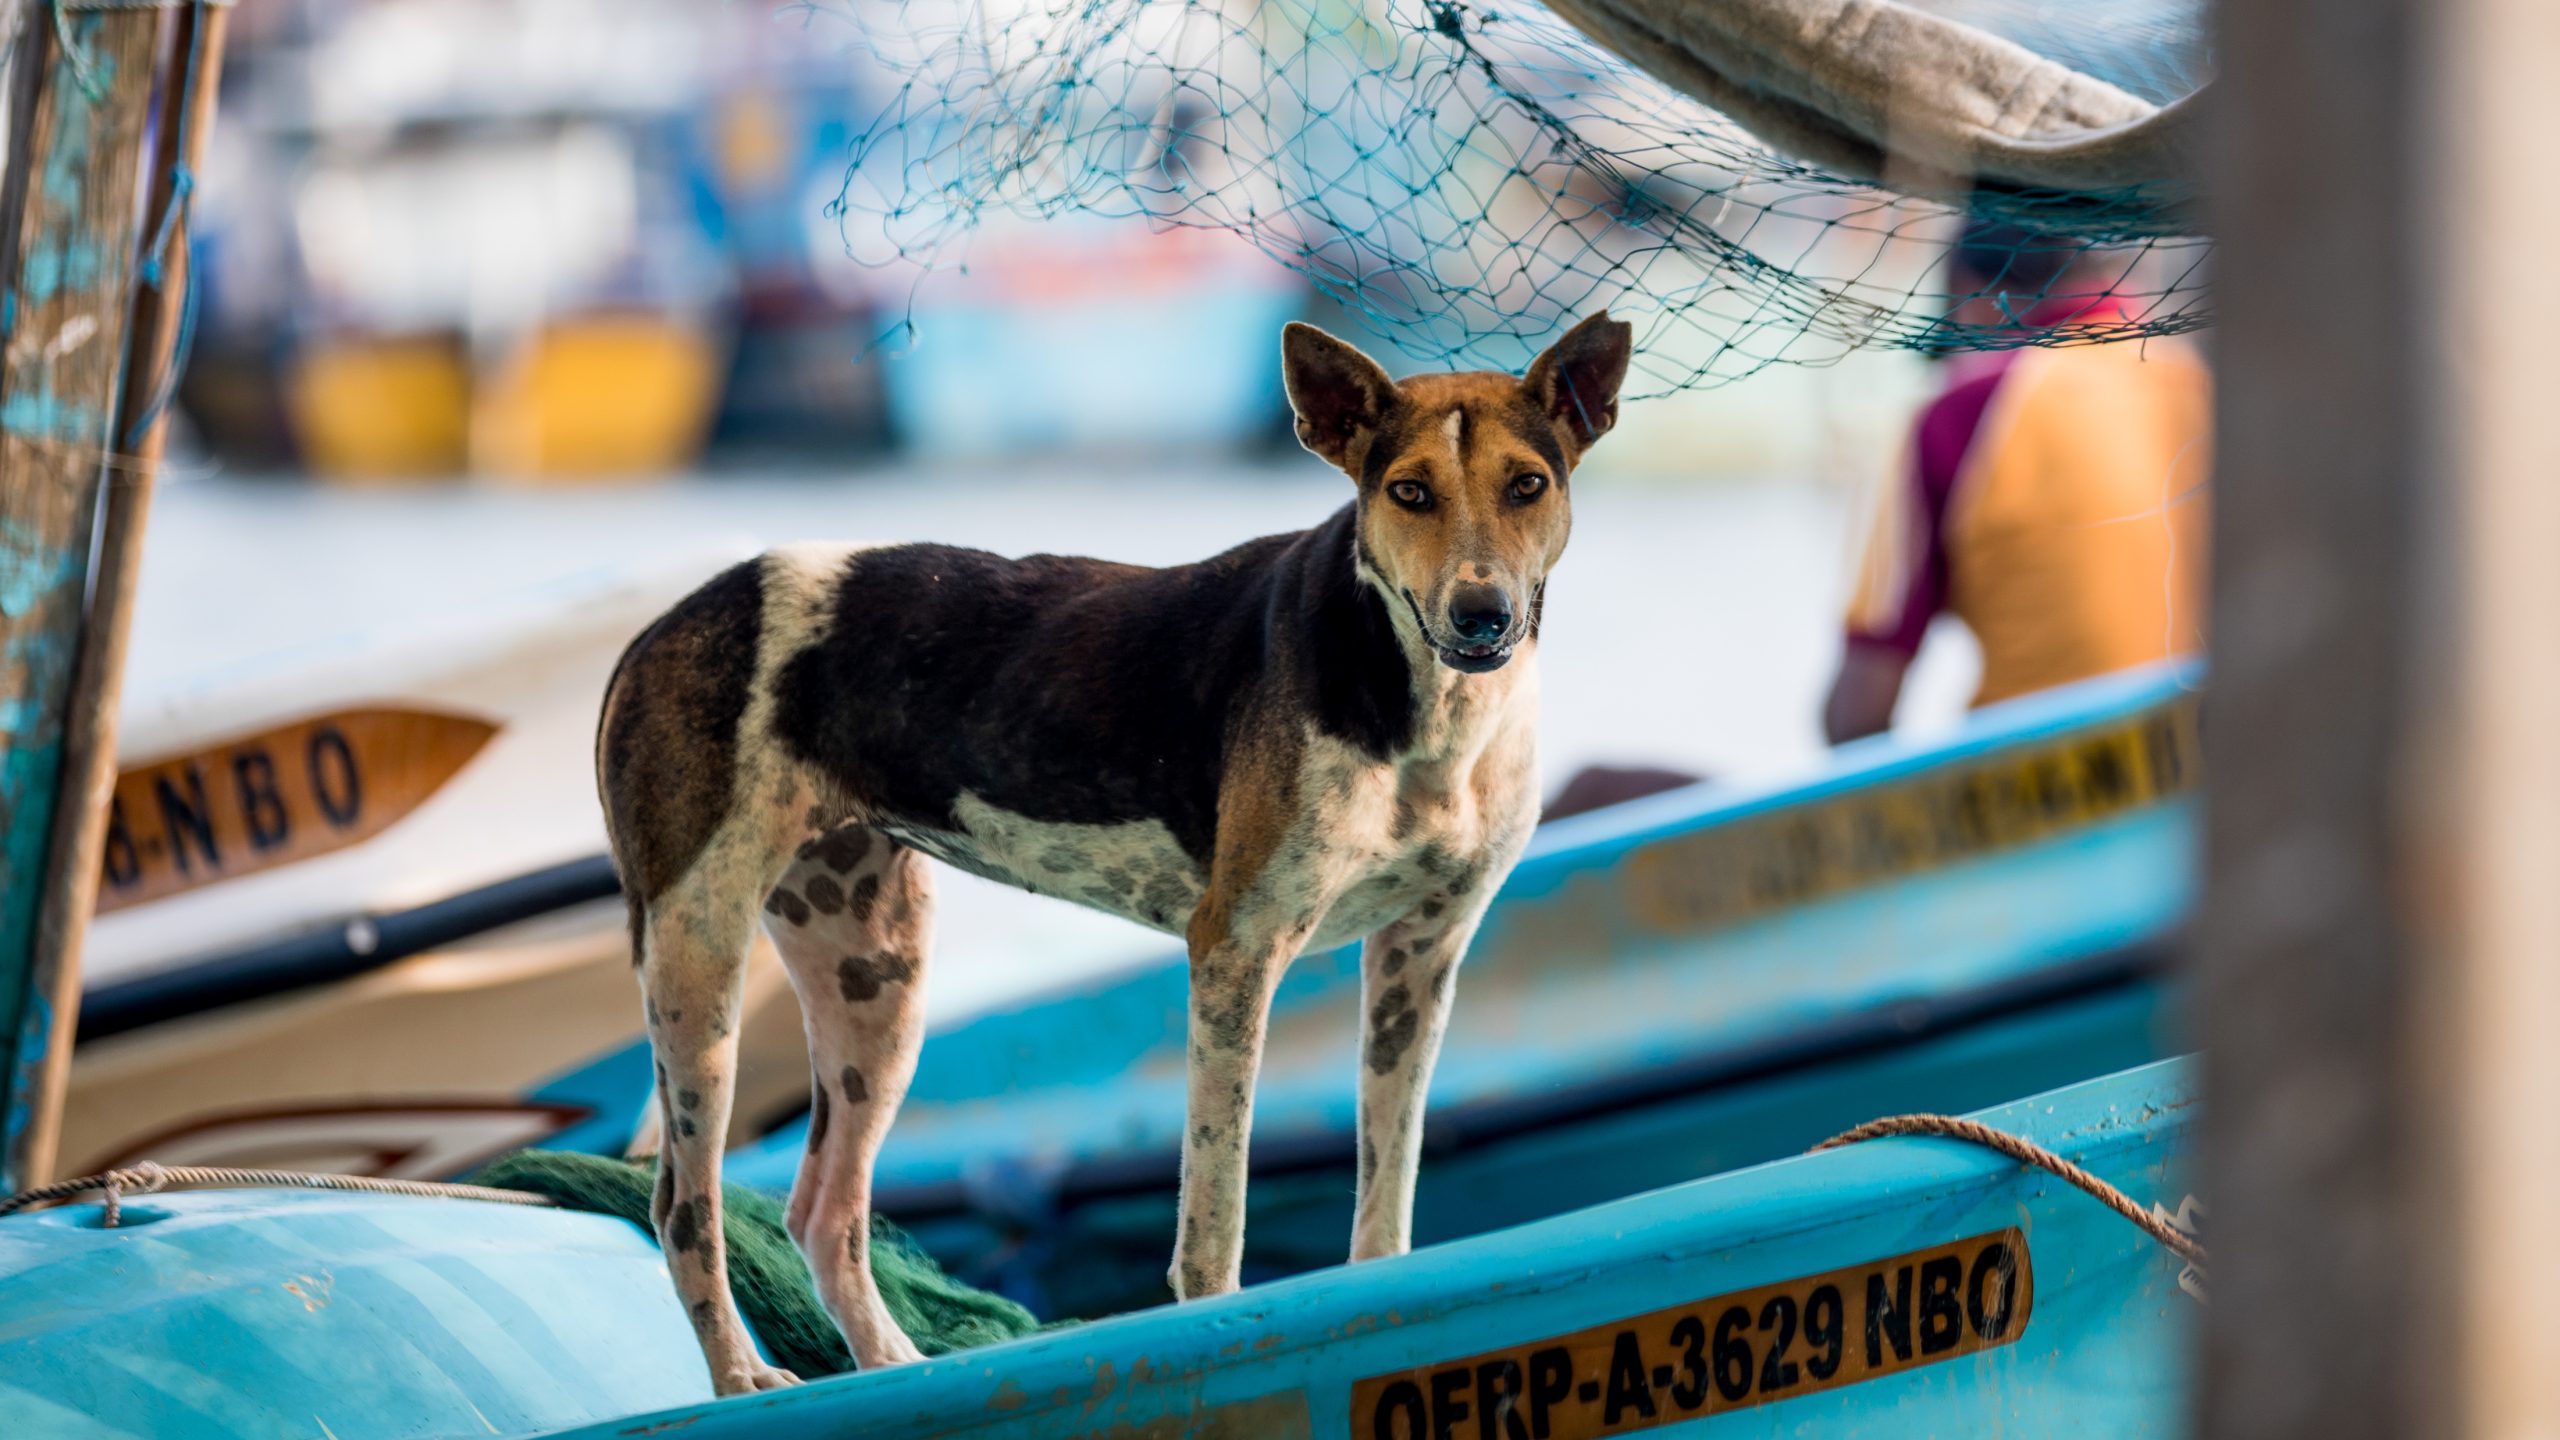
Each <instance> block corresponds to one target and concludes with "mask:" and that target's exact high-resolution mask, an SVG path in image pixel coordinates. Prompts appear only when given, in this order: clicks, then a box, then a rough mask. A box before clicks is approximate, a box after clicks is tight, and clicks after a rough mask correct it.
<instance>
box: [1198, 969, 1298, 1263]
mask: <svg viewBox="0 0 2560 1440" xmlns="http://www.w3.org/2000/svg"><path fill="white" fill-rule="evenodd" d="M1302 938H1303V932H1296V933H1286V934H1265V935H1260V936H1256V937H1253V938H1250V939H1241V938H1239V939H1227V940H1221V941H1217V942H1215V943H1212V944H1210V945H1207V946H1206V947H1202V946H1199V945H1197V944H1195V945H1194V947H1193V951H1192V957H1191V1025H1190V1063H1189V1073H1190V1104H1189V1109H1188V1110H1187V1111H1186V1112H1185V1118H1184V1124H1183V1135H1182V1227H1181V1230H1180V1233H1179V1234H1178V1235H1177V1237H1176V1238H1175V1241H1174V1249H1173V1273H1172V1280H1173V1293H1174V1295H1175V1297H1176V1298H1178V1299H1183V1300H1197V1299H1199V1298H1200V1297H1201V1296H1203V1295H1223V1294H1225V1293H1226V1292H1228V1291H1230V1290H1233V1289H1235V1288H1236V1287H1237V1285H1238V1284H1239V1283H1240V1279H1241V1270H1242V1266H1243V1259H1244V1192H1245V1155H1246V1151H1247V1147H1248V1145H1249V1143H1250V1141H1251V1139H1252V1134H1253V1083H1254V1079H1255V1076H1256V1075H1257V1074H1258V1073H1259V1072H1260V1070H1261V1068H1262V1038H1263V1030H1264V1028H1265V1026H1266V1025H1267V1024H1268V1022H1269V1020H1270V1015H1271V992H1272V990H1273V988H1274V987H1275V986H1277V985H1278V984H1279V983H1280V975H1281V972H1282V971H1284V970H1286V969H1287V968H1288V965H1289V961H1290V959H1291V958H1292V957H1293V956H1295V955H1296V953H1297V946H1298V943H1299V941H1300V940H1301V939H1302Z"/></svg>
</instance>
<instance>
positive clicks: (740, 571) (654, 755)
mask: <svg viewBox="0 0 2560 1440" xmlns="http://www.w3.org/2000/svg"><path fill="white" fill-rule="evenodd" d="M763 630H764V584H763V579H762V576H761V572H760V571H759V570H758V568H757V566H756V562H754V561H749V562H747V563H745V564H741V565H733V566H731V567H730V568H728V569H727V570H724V571H722V572H720V574H718V575H717V576H715V577H713V578H712V580H711V581H710V583H708V584H706V585H704V586H703V587H702V588H701V589H699V590H696V591H694V592H693V593H692V594H691V595H688V596H686V597H685V598H684V599H682V600H680V601H678V602H676V606H675V608H674V609H672V610H669V611H668V612H667V613H666V614H665V615H663V616H661V617H660V618H659V620H658V623H656V624H654V625H652V626H650V627H649V628H648V629H647V630H644V631H642V632H641V633H640V638H638V639H637V640H634V641H632V642H631V647H630V648H629V649H627V650H625V651H623V652H622V659H621V661H620V662H619V663H618V664H616V665H615V667H614V672H613V681H612V683H611V684H610V685H608V686H607V687H606V689H605V695H606V701H605V714H606V717H607V718H606V721H605V722H604V724H603V726H602V733H601V734H599V735H598V736H597V739H596V769H597V780H598V783H599V785H600V786H601V788H602V789H603V791H604V808H605V818H606V820H607V822H608V826H609V828H610V830H611V832H612V841H613V854H614V863H615V864H616V865H617V866H618V867H619V868H620V870H621V871H622V883H623V887H624V889H625V890H626V891H627V892H628V894H629V895H630V897H631V927H632V933H631V943H632V951H633V954H634V955H635V956H636V955H637V954H638V952H639V949H640V944H641V933H640V931H641V924H642V918H643V915H644V913H645V907H646V906H647V905H648V903H649V902H651V901H653V900H655V899H657V898H658V897H659V896H660V895H663V894H665V893H666V891H667V887H669V886H671V885H673V884H675V883H676V881H677V880H679V879H681V878H682V877H683V875H684V872H685V871H686V870H687V869H689V868H691V866H692V865H693V862H694V860H695V859H696V858H697V857H699V856H700V855H701V854H702V849H703V847H704V846H706V845H708V844H710V843H711V836H712V834H713V833H714V832H715V831H717V830H718V829H719V827H720V821H721V818H722V817H723V816H725V815H726V814H727V813H728V811H729V800H730V794H729V792H730V789H731V787H732V786H733V785H734V784H735V783H736V780H737V768H738V762H737V749H738V721H739V718H740V717H741V716H743V715H744V714H745V713H746V709H747V692H748V690H749V688H750V687H751V686H752V685H753V684H754V682H755V671H756V642H757V640H758V638H759V637H760V636H761V635H762V633H763Z"/></svg>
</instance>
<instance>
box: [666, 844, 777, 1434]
mask: <svg viewBox="0 0 2560 1440" xmlns="http://www.w3.org/2000/svg"><path fill="white" fill-rule="evenodd" d="M738 849H739V852H740V853H738V854H737V856H736V862H735V863H733V864H722V863H713V862H717V861H719V860H721V859H722V858H723V857H722V856H721V855H720V854H719V853H718V847H717V846H716V845H715V852H714V853H713V854H711V855H707V856H706V857H705V861H706V863H704V864H702V865H698V866H696V867H695V869H694V871H693V872H692V873H691V874H688V875H687V876H686V877H685V878H684V880H683V881H681V882H680V883H678V884H677V885H676V886H674V887H673V888H672V889H670V890H668V891H667V892H666V893H665V894H663V895H660V896H659V897H658V898H657V899H655V900H653V901H651V902H649V904H648V905H647V907H646V912H645V914H644V915H643V916H642V919H641V929H642V935H643V940H642V953H641V962H640V984H641V990H642V993H643V994H644V995H645V996H646V997H647V1001H648V1006H647V1014H648V1020H649V1043H650V1048H651V1049H652V1050H653V1051H655V1053H656V1059H657V1076H656V1078H657V1086H658V1091H657V1104H658V1118H659V1124H660V1126H661V1127H662V1135H661V1140H662V1147H663V1148H662V1150H661V1152H660V1154H659V1157H658V1187H657V1193H656V1196H655V1199H654V1201H653V1202H652V1204H651V1207H650V1210H651V1218H652V1219H653V1220H655V1222H656V1224H657V1231H658V1243H659V1245H660V1246H661V1247H662V1248H664V1249H665V1251H666V1256H667V1271H668V1273H669V1274H670V1275H671V1276H672V1277H673V1278H674V1280H675V1286H676V1294H677V1296H678V1298H679V1299H681V1300H682V1301H683V1302H684V1307H685V1313H686V1314H687V1316H689V1317H690V1318H691V1319H692V1321H693V1329H694V1334H695V1336H696V1337H697V1338H698V1339H699V1340H700V1341H701V1342H702V1353H703V1358H704V1359H705V1360H706V1361H707V1362H708V1363H709V1364H710V1367H711V1383H712V1387H713V1388H714V1389H715V1390H717V1391H718V1392H719V1393H720V1394H722V1395H736V1394H742V1393H744V1392H747V1391H750V1390H770V1389H774V1388H777V1387H779V1386H783V1385H789V1384H791V1383H793V1381H794V1378H795V1377H793V1375H792V1374H791V1372H789V1371H787V1370H780V1369H776V1368H775V1367H773V1366H771V1365H768V1364H766V1363H765V1362H764V1361H763V1359H762V1358H761V1357H759V1356H758V1355H757V1353H756V1348H755V1342H754V1341H753V1340H752V1339H750V1338H749V1336H748V1333H747V1327H746V1322H745V1321H744V1320H742V1319H741V1318H740V1317H739V1315H738V1307H737V1304H736V1302H735V1301H733V1300H732V1299H731V1298H730V1295H729V1265H728V1248H727V1246H726V1244H725V1243H724V1241H723V1237H722V1234H721V1228H720V1226H721V1204H720V1147H721V1145H722V1144H723V1143H724V1141H725V1139H726V1137H727V1135H728V1131H729V1107H730V1102H731V1098H732V1092H733V1089H734V1086H735V1081H736V1074H737V1063H738V1030H737V1027H738V1005H739V998H740V994H741V991H742V988H743V986H742V981H743V979H744V977H745V974H746V961H747V944H748V941H749V939H750V937H751V936H752V934H753V927H754V925H755V908H754V907H755V897H756V895H757V894H758V893H759V892H760V890H761V889H762V886H761V885H760V884H758V883H756V881H755V879H753V878H751V876H750V875H749V874H748V873H746V872H752V871H756V870H760V869H761V865H760V857H756V856H753V855H751V854H749V853H747V852H748V851H750V850H751V849H752V847H747V846H743V845H742V846H740V847H738ZM765 873H770V872H765Z"/></svg>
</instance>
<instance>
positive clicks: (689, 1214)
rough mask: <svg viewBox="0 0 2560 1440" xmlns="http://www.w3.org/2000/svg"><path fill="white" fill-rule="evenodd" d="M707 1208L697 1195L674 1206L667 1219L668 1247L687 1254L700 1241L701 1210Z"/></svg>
mask: <svg viewBox="0 0 2560 1440" xmlns="http://www.w3.org/2000/svg"><path fill="white" fill-rule="evenodd" d="M659 1163H660V1164H662V1165H663V1164H665V1163H666V1162H665V1161H663V1160H662V1161H660V1162H659ZM707 1208H709V1207H708V1206H707V1205H706V1204H705V1202H704V1201H703V1199H702V1197H700V1196H698V1195H697V1196H695V1197H694V1198H693V1199H691V1200H686V1201H683V1202H681V1203H679V1204H678V1205H677V1206H676V1211H675V1214H674V1215H672V1216H670V1217H668V1219H667V1247H668V1248H669V1249H671V1250H675V1251H677V1252H679V1253H687V1254H689V1253H691V1252H692V1250H693V1248H694V1247H695V1246H697V1245H700V1244H701V1243H702V1212H703V1211H704V1210H705V1209H707Z"/></svg>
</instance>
